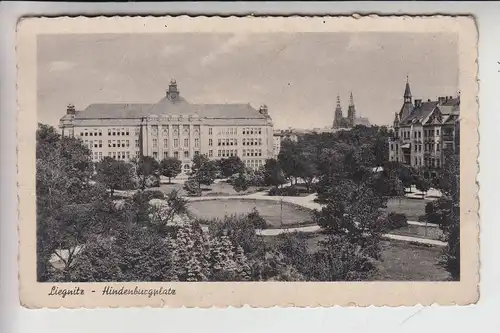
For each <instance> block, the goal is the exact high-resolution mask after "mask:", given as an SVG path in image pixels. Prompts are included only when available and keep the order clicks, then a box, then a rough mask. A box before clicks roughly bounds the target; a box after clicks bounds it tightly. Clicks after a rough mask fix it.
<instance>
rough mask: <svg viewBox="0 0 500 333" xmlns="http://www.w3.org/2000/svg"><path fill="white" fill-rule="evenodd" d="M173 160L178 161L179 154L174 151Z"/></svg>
mask: <svg viewBox="0 0 500 333" xmlns="http://www.w3.org/2000/svg"><path fill="white" fill-rule="evenodd" d="M174 158H176V159H179V152H178V151H174Z"/></svg>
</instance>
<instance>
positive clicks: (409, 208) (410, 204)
mask: <svg viewBox="0 0 500 333" xmlns="http://www.w3.org/2000/svg"><path fill="white" fill-rule="evenodd" d="M428 202H431V200H427V199H423V200H422V199H409V198H402V199H395V198H392V199H389V201H388V202H387V208H386V209H387V212H389V213H403V214H405V215H406V218H407V219H408V220H410V221H418V220H419V217H420V216H422V215H424V214H425V205H426V204H427V203H428Z"/></svg>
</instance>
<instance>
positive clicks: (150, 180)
mask: <svg viewBox="0 0 500 333" xmlns="http://www.w3.org/2000/svg"><path fill="white" fill-rule="evenodd" d="M146 187H148V188H150V187H160V177H158V176H156V175H149V176H148V177H147V178H146Z"/></svg>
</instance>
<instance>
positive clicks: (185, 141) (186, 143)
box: [184, 139, 189, 148]
mask: <svg viewBox="0 0 500 333" xmlns="http://www.w3.org/2000/svg"><path fill="white" fill-rule="evenodd" d="M184 147H186V148H187V147H189V139H184Z"/></svg>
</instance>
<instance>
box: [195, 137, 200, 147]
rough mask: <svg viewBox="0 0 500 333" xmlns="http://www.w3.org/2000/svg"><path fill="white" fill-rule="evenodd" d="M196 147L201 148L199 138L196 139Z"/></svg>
mask: <svg viewBox="0 0 500 333" xmlns="http://www.w3.org/2000/svg"><path fill="white" fill-rule="evenodd" d="M194 146H195V147H199V146H200V139H198V138H195V139H194Z"/></svg>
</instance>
